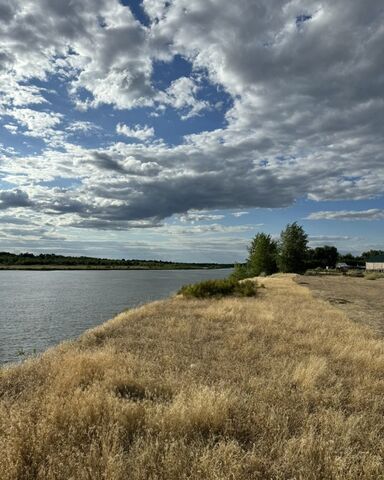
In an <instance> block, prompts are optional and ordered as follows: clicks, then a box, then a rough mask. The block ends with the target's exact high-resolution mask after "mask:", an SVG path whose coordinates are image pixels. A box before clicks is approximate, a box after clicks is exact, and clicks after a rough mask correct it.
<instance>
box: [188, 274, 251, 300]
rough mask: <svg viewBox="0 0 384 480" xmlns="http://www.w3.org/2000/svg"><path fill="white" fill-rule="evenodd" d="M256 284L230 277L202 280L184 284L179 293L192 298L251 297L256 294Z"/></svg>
mask: <svg viewBox="0 0 384 480" xmlns="http://www.w3.org/2000/svg"><path fill="white" fill-rule="evenodd" d="M256 288H257V285H256V283H255V282H252V281H250V280H248V281H244V282H239V281H237V280H234V279H232V278H226V279H223V280H205V281H204V282H200V283H194V284H192V285H184V286H183V287H181V289H180V290H179V292H178V293H179V294H182V295H184V297H194V298H212V297H213V298H220V297H226V296H231V295H232V296H239V297H252V296H255V295H256Z"/></svg>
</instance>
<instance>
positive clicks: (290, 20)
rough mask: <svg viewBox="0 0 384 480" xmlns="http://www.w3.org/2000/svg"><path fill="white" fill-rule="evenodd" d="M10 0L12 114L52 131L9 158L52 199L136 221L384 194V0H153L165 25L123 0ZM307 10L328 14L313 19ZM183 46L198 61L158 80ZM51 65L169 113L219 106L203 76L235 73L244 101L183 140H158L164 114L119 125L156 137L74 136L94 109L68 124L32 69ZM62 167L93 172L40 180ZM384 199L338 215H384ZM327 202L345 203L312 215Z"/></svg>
mask: <svg viewBox="0 0 384 480" xmlns="http://www.w3.org/2000/svg"><path fill="white" fill-rule="evenodd" d="M0 2H1V0H0ZM0 5H1V6H3V5H6V6H7V8H5V10H4V12H6V14H3V16H2V18H0V45H1V47H0V85H1V86H0V90H1V95H2V101H0V115H1V116H3V117H6V118H5V121H6V122H7V123H6V125H7V128H8V130H9V131H11V132H16V126H15V125H13V123H12V124H11V123H9V122H11V120H10V119H9V118H8V116H9V117H11V118H12V121H14V122H15V123H16V122H17V127H18V132H17V133H20V132H23V134H24V135H26V136H33V137H35V138H41V139H43V140H45V141H46V143H47V144H48V146H47V148H46V149H45V150H44V151H42V152H41V153H39V154H38V155H18V156H16V155H15V152H14V150H11V149H10V148H4V147H1V155H2V156H1V159H0V161H1V168H2V172H5V174H6V176H7V177H8V178H9V179H12V181H14V182H15V184H16V185H18V186H19V187H20V189H21V188H24V187H25V188H27V187H28V188H29V189H30V190H28V195H29V198H30V199H31V201H32V205H33V208H36V209H37V211H39V212H41V211H43V210H44V211H45V210H48V209H50V211H54V213H55V215H56V216H58V215H59V214H60V215H63V216H65V215H72V216H73V218H72V217H71V218H72V223H73V224H75V223H76V222H78V223H79V224H81V223H84V222H86V221H92V222H93V225H95V228H96V227H97V225H98V224H99V225H101V224H103V225H105V224H106V223H108V222H110V225H113V226H114V227H116V228H123V227H124V225H127V222H138V221H143V220H144V221H148V219H154V223H156V221H159V219H163V218H166V217H169V216H172V215H174V214H176V215H183V214H186V212H188V211H190V210H194V211H201V210H210V211H212V210H213V211H214V210H215V209H217V210H223V209H229V210H233V209H239V210H240V211H239V212H235V213H234V214H233V215H234V216H235V217H239V216H240V213H244V212H243V210H244V209H248V208H252V207H268V208H269V207H271V208H273V207H288V206H290V205H292V204H293V203H294V201H295V200H296V199H297V198H303V197H309V198H310V199H313V200H316V201H322V200H334V199H369V198H373V197H377V196H379V195H383V194H384V187H383V185H384V163H383V151H384V149H383V135H382V125H383V122H384V101H383V98H382V92H383V88H384V76H383V65H382V45H383V41H384V29H383V27H382V25H383V20H384V17H383V15H384V12H383V9H382V5H381V2H380V1H379V0H367V1H366V2H352V3H351V2H347V1H346V0H340V1H339V2H334V1H331V0H324V1H322V2H321V4H320V3H319V2H317V1H309V2H305V4H304V3H303V2H301V1H296V0H295V1H289V2H288V1H282V0H268V1H267V0H260V1H258V2H255V1H252V0H239V1H238V2H232V3H231V2H226V3H225V8H223V2H222V1H221V0H210V1H209V2H207V1H203V0H194V1H193V2H191V1H189V0H174V1H172V2H169V4H168V2H163V1H160V0H144V2H143V6H144V8H145V9H146V11H147V13H148V15H149V17H150V20H151V24H150V26H149V27H145V26H143V25H140V23H139V22H138V21H137V20H136V19H135V18H134V17H133V15H132V14H131V12H130V10H129V8H127V7H124V6H123V5H122V4H121V3H120V2H118V1H117V0H84V1H81V2H73V1H70V0H52V1H48V0H23V1H21V0H15V1H14V2H7V3H6V4H5V3H4V2H1V3H0ZM304 7H305V8H304ZM300 15H307V16H312V18H311V20H310V21H309V20H308V21H306V22H302V21H301V22H299V23H300V25H297V21H296V20H297V17H298V16H300ZM298 27H299V28H298ZM175 55H179V56H183V57H184V59H186V60H188V61H189V62H191V63H192V67H193V72H192V75H191V76H190V77H185V76H183V77H181V78H178V79H177V80H174V81H173V82H172V83H171V85H170V86H169V87H168V88H166V87H163V88H164V90H159V89H156V87H155V86H154V81H153V73H154V68H155V67H154V61H156V60H163V62H171V61H172V59H173V58H174V56H175ZM51 78H55V79H56V80H59V81H61V82H63V84H64V85H65V86H66V87H67V88H69V90H70V93H71V95H72V98H73V101H74V102H76V104H77V105H78V106H79V107H81V106H82V107H83V108H84V109H87V108H88V109H89V108H94V109H97V107H98V106H100V105H103V104H109V105H111V106H112V107H113V108H115V109H125V108H127V109H132V108H136V107H140V106H146V107H151V108H152V109H153V111H152V113H154V114H156V112H159V111H164V109H165V108H166V107H168V108H169V107H171V108H174V109H175V110H177V112H178V113H179V114H180V115H181V116H182V118H189V117H191V116H193V115H199V114H202V113H203V111H204V110H205V109H207V108H210V101H211V99H212V96H213V100H212V102H213V103H212V104H214V102H215V101H216V99H215V98H214V95H212V96H211V97H206V98H205V97H204V95H203V94H204V89H203V88H201V87H202V85H203V84H204V85H209V84H210V87H211V90H212V91H214V88H215V87H217V88H220V89H221V91H222V92H225V94H226V95H228V96H229V98H230V100H231V101H232V107H231V109H230V110H229V111H228V112H227V113H226V117H225V122H223V124H222V126H221V127H220V128H216V130H213V131H202V132H197V133H194V134H191V135H188V136H186V137H185V142H184V143H182V144H180V145H175V146H168V145H166V144H165V143H156V142H147V140H149V139H154V138H155V132H154V130H153V128H152V127H148V126H146V125H143V126H140V125H136V126H133V127H132V126H131V127H130V126H128V125H125V124H123V123H119V124H118V126H117V132H118V133H119V134H121V135H125V136H128V137H131V138H136V139H138V140H141V141H142V142H144V143H143V144H141V145H137V144H126V143H124V142H118V141H116V139H113V138H111V137H107V141H105V138H104V142H103V143H102V142H100V144H99V146H98V147H97V146H96V147H94V148H92V150H89V149H87V148H85V147H80V146H78V145H74V144H70V143H69V142H68V136H69V135H68V132H74V131H75V130H76V129H77V130H81V131H82V132H90V131H91V130H90V129H91V126H90V125H89V123H88V122H83V121H82V122H80V121H77V123H76V121H75V123H74V124H72V126H69V127H67V130H65V127H63V125H66V124H67V123H66V122H65V121H66V119H65V118H63V116H62V114H61V113H58V112H56V111H53V107H52V105H51V104H49V103H47V100H46V97H47V98H48V96H47V94H48V93H49V92H48V91H46V90H44V89H42V88H40V87H37V86H35V85H32V83H33V82H35V81H36V80H37V79H38V80H40V81H45V80H48V79H51ZM39 85H40V83H39ZM211 93H212V92H211ZM44 102H45V103H44ZM38 104H40V107H39V110H36V109H34V108H32V106H33V105H38ZM27 107H28V108H27ZM41 107H43V108H44V111H41V110H40V109H41ZM36 108H37V107H36ZM81 118H84V117H81ZM87 118H89V117H87ZM116 121H117V120H116ZM79 122H80V123H79ZM71 138H73V136H71ZM57 146H59V147H60V148H56V147H57ZM58 176H59V177H77V178H79V179H80V180H81V184H80V185H79V186H78V187H77V188H73V189H70V190H68V191H62V190H57V189H54V188H48V187H46V188H38V185H37V186H36V184H38V183H39V182H41V181H42V180H52V179H53V178H55V177H58ZM29 208H32V207H29ZM376 210H377V209H374V211H373V212H372V211H366V212H365V213H362V212H360V213H359V212H357V213H356V212H355V213H351V212H341V214H340V215H341V216H340V215H339V217H338V218H339V219H342V218H343V217H344V218H347V217H348V218H352V217H353V218H359V216H360V218H361V217H365V218H382V217H381V215H382V213H381V210H379V211H376ZM367 212H368V213H367ZM321 214H322V215H323V217H324V215H325V217H326V216H328V217H329V215H330V214H333V215H335V214H334V212H333V213H332V212H331V213H329V212H317V213H316V214H312V216H311V217H310V218H311V219H314V218H315V217H313V215H317V216H318V217H319V216H320V215H321ZM186 215H188V214H186ZM197 215H199V214H197ZM212 215H214V214H212ZM325 217H324V218H325ZM210 220H211V221H217V220H219V219H217V218H216V219H212V218H211V219H210ZM196 221H202V220H201V219H200V220H196ZM98 222H100V223H98Z"/></svg>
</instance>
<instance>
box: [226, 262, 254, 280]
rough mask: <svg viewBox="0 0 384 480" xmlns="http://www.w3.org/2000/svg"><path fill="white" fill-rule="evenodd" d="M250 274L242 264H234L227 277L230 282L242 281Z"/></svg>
mask: <svg viewBox="0 0 384 480" xmlns="http://www.w3.org/2000/svg"><path fill="white" fill-rule="evenodd" d="M249 277H250V274H249V272H248V268H247V266H246V265H244V264H242V263H235V267H234V269H233V272H232V273H231V275H230V276H229V278H230V279H231V280H243V279H244V278H249Z"/></svg>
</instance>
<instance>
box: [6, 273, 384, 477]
mask: <svg viewBox="0 0 384 480" xmlns="http://www.w3.org/2000/svg"><path fill="white" fill-rule="evenodd" d="M262 282H263V283H265V287H266V288H265V289H260V290H259V295H258V297H257V298H242V299H237V298H230V299H222V300H187V299H183V298H178V297H177V298H172V299H168V300H165V301H161V302H155V303H152V304H149V305H146V306H144V307H141V308H138V309H135V310H131V311H128V312H125V313H122V314H120V315H119V316H118V317H116V318H115V319H113V320H111V321H110V322H108V323H106V324H104V325H103V326H101V327H98V328H96V329H94V330H91V331H89V332H87V333H85V334H84V335H83V336H82V337H81V338H80V339H79V340H78V341H76V342H73V343H67V344H63V345H61V346H59V347H57V348H54V349H52V350H50V351H48V352H47V353H46V354H44V355H43V356H41V357H40V358H37V359H31V360H27V361H25V362H23V363H22V364H21V365H20V366H16V367H12V368H9V369H3V370H1V374H0V478H1V480H32V479H41V480H43V479H44V480H48V479H50V480H85V479H87V480H88V479H89V480H99V479H100V480H101V479H105V480H123V479H124V480H126V479H129V480H139V479H140V480H155V479H162V480H182V479H194V480H203V479H212V480H227V479H228V480H229V479H232V480H243V479H244V480H251V479H286V480H288V479H291V480H293V479H298V480H299V479H300V480H310V479H340V480H348V479H375V480H376V479H382V478H384V465H383V456H384V420H383V414H384V374H383V373H384V342H383V340H382V339H381V338H380V337H379V336H377V334H376V333H374V331H373V330H370V329H369V328H368V327H365V326H362V325H359V324H357V323H354V322H353V321H351V320H349V319H348V318H347V317H346V315H345V313H344V312H343V311H341V310H339V309H337V308H336V307H335V306H332V305H331V304H329V303H327V302H325V301H323V300H321V299H318V298H314V297H313V295H312V293H311V292H310V290H309V289H307V288H306V287H305V286H300V285H298V284H297V283H295V282H294V281H293V278H292V277H290V276H283V277H274V278H266V279H262Z"/></svg>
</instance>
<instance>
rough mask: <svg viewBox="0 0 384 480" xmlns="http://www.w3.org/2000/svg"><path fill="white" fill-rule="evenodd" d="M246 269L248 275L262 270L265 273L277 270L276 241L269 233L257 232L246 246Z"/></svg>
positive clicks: (268, 273)
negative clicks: (247, 246)
mask: <svg viewBox="0 0 384 480" xmlns="http://www.w3.org/2000/svg"><path fill="white" fill-rule="evenodd" d="M248 251H249V256H248V260H247V269H248V271H249V276H254V277H256V276H258V275H260V273H262V272H264V273H266V274H267V275H271V274H272V273H275V272H277V265H276V255H277V242H276V241H275V240H273V239H272V237H271V235H267V234H266V233H258V234H257V235H256V236H255V237H254V238H253V240H252V243H251V245H250V246H249V248H248Z"/></svg>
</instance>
